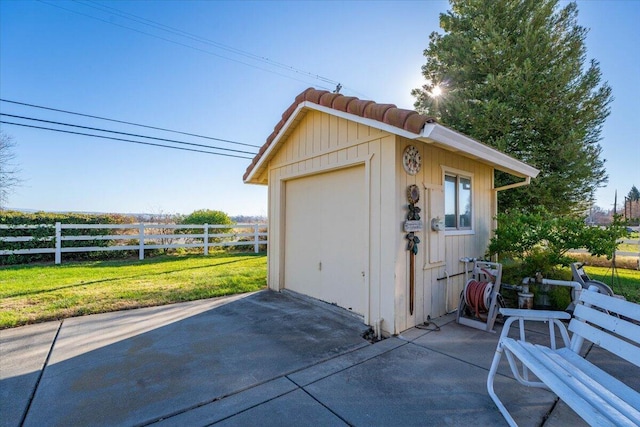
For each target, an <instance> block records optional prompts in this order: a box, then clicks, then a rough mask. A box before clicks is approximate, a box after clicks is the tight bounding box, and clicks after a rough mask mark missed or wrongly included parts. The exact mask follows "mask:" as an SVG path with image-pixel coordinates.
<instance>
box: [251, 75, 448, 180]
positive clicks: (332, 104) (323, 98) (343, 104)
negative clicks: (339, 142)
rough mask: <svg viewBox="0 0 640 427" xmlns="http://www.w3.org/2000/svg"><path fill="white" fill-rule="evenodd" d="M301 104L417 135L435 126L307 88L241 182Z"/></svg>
mask: <svg viewBox="0 0 640 427" xmlns="http://www.w3.org/2000/svg"><path fill="white" fill-rule="evenodd" d="M304 101H309V102H312V103H314V104H318V105H322V106H323V107H328V108H332V109H334V110H338V111H343V112H346V113H349V114H354V115H357V116H360V117H364V118H367V119H372V120H376V121H379V122H382V123H385V124H387V125H390V126H394V127H397V128H400V129H404V130H405V131H408V132H411V133H415V134H419V133H420V132H421V131H422V128H423V127H424V125H425V123H435V121H436V120H435V119H434V118H433V117H428V116H424V115H422V114H419V113H417V112H416V111H413V110H404V109H402V108H398V107H396V106H395V105H394V104H378V103H375V102H373V101H365V100H362V99H358V98H355V97H353V96H344V95H342V94H339V93H332V92H329V91H326V90H317V89H314V88H311V87H310V88H308V89H307V90H305V91H304V92H302V93H301V94H300V95H298V96H296V99H295V101H294V102H293V104H291V106H290V107H289V108H287V109H286V110H285V112H284V113H282V119H281V120H280V121H279V122H278V124H276V126H275V127H274V129H273V132H272V133H271V135H269V137H268V138H267V141H266V142H265V143H264V145H263V146H262V147H261V148H260V151H259V152H258V154H256V156H255V157H254V158H253V160H252V161H251V164H250V165H249V167H247V170H246V172H245V174H244V177H243V180H245V181H246V180H247V177H248V176H249V174H251V171H252V170H253V168H254V167H255V166H256V165H257V164H258V162H259V161H260V159H261V158H262V156H263V155H264V153H265V151H267V149H268V148H269V146H270V145H271V143H272V142H273V140H274V139H275V138H276V136H277V135H278V133H279V132H280V131H281V130H282V128H283V127H284V125H285V123H286V122H287V120H289V118H290V117H291V115H292V114H293V112H294V111H295V110H296V108H297V107H298V105H299V104H300V103H302V102H304Z"/></svg>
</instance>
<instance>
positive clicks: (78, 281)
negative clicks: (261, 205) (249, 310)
mask: <svg viewBox="0 0 640 427" xmlns="http://www.w3.org/2000/svg"><path fill="white" fill-rule="evenodd" d="M266 259H267V258H266V256H265V255H247V254H239V255H229V254H222V255H211V256H203V255H196V256H183V257H179V256H162V257H157V258H151V259H147V260H144V261H138V260H129V261H104V262H82V263H68V264H63V265H26V266H9V267H2V268H0V283H2V286H0V329H2V328H10V327H14V326H20V325H24V324H28V323H36V322H43V321H47V320H54V319H63V318H67V317H73V316H82V315H86V314H93V313H104V312H109V311H116V310H123V309H131V308H138V307H148V306H155V305H163V304H170V303H174V302H181V301H192V300H198V299H204V298H212V297H218V296H223V295H231V294H237V293H242V292H251V291H256V290H259V289H262V288H264V287H265V285H266V271H267V262H266Z"/></svg>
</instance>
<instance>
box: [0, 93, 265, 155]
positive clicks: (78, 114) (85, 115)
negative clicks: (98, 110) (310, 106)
mask: <svg viewBox="0 0 640 427" xmlns="http://www.w3.org/2000/svg"><path fill="white" fill-rule="evenodd" d="M0 101H1V102H8V103H10V104H16V105H24V106H26V107H32V108H40V109H42V110H49V111H56V112H58V113H65V114H73V115H76V116H82V117H89V118H91V119H98V120H105V121H108V122H114V123H122V124H125V125H130V126H138V127H142V128H147V129H154V130H160V131H163V132H172V133H178V134H181V135H188V136H194V137H196V138H204V139H210V140H212V141H220V142H227V143H229V144H236V145H244V146H247V147H256V148H260V146H259V145H254V144H246V143H243V142H237V141H231V140H228V139H221V138H214V137H212V136H204V135H198V134H195V133H188V132H182V131H178V130H171V129H165V128H160V127H156V126H149V125H142V124H139V123H133V122H127V121H124V120H116V119H109V118H106V117H100V116H92V115H91V114H83V113H76V112H73V111H67V110H60V109H58V108H51V107H43V106H42V105H35V104H28V103H26V102H18V101H11V100H9V99H2V98H0Z"/></svg>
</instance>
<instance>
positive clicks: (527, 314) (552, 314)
mask: <svg viewBox="0 0 640 427" xmlns="http://www.w3.org/2000/svg"><path fill="white" fill-rule="evenodd" d="M500 314H502V315H503V316H508V317H522V318H523V319H524V320H539V321H543V322H546V321H549V320H553V319H564V320H569V319H571V315H570V314H569V313H567V312H565V311H553V310H528V309H522V308H501V309H500Z"/></svg>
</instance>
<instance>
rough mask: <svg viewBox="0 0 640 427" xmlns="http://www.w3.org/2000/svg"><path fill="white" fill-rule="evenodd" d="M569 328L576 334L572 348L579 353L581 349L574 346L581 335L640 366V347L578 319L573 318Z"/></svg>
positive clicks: (572, 340) (572, 341) (572, 339)
mask: <svg viewBox="0 0 640 427" xmlns="http://www.w3.org/2000/svg"><path fill="white" fill-rule="evenodd" d="M569 329H570V330H571V331H572V332H573V334H574V335H573V337H572V338H571V349H572V350H573V351H575V352H576V353H578V352H579V351H580V349H579V348H575V346H574V343H575V342H576V340H575V338H576V337H577V336H580V337H583V338H584V339H586V340H588V341H591V342H592V343H594V344H596V345H598V346H600V347H602V348H604V349H605V350H608V351H609V352H611V353H613V354H616V355H618V356H620V357H621V358H623V359H625V360H626V361H628V362H631V363H633V364H634V365H636V366H640V348H639V347H637V346H635V345H633V344H631V343H629V342H627V341H624V340H622V339H620V338H618V337H616V336H614V335H611V334H610V333H607V332H605V331H603V330H601V329H598V328H595V327H593V326H591V325H589V324H587V323H585V322H581V321H579V320H576V319H573V320H571V323H570V325H569ZM580 344H582V343H580Z"/></svg>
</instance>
